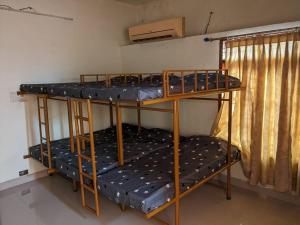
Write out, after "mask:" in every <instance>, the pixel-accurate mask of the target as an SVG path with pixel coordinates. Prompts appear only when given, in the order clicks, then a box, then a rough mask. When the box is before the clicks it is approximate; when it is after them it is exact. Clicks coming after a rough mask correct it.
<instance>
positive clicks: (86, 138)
mask: <svg viewBox="0 0 300 225" xmlns="http://www.w3.org/2000/svg"><path fill="white" fill-rule="evenodd" d="M78 137H79V138H80V139H83V140H85V141H90V139H89V138H88V137H86V136H82V135H79V136H78Z"/></svg>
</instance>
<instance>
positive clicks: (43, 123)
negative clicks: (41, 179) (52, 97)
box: [37, 95, 55, 174]
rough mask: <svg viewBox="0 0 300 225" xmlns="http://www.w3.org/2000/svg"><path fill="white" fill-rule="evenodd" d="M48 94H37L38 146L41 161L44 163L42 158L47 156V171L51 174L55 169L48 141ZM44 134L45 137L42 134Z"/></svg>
mask: <svg viewBox="0 0 300 225" xmlns="http://www.w3.org/2000/svg"><path fill="white" fill-rule="evenodd" d="M47 100H48V96H47V95H38V96H37V105H38V118H39V131H40V148H41V161H42V164H43V165H45V164H44V158H45V157H48V173H49V174H52V173H54V172H55V169H54V168H53V167H52V153H51V143H50V129H49V116H48V102H47ZM43 135H45V137H44V136H43Z"/></svg>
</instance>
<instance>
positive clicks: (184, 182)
mask: <svg viewBox="0 0 300 225" xmlns="http://www.w3.org/2000/svg"><path fill="white" fill-rule="evenodd" d="M226 149H227V143H226V142H225V141H223V140H221V139H217V138H215V137H208V136H195V137H190V138H187V139H186V140H184V141H182V142H181V144H180V153H179V154H180V188H181V192H183V191H186V190H188V189H189V188H191V187H192V186H193V185H195V184H197V183H198V182H200V181H201V180H203V179H205V178H206V177H208V176H210V175H211V174H213V173H215V172H216V171H217V170H219V169H220V168H222V167H223V166H224V165H226V163H227V153H226V152H227V150H226ZM173 157H174V154H173V148H172V147H170V148H164V149H160V150H157V151H155V152H152V153H150V154H148V155H147V156H145V157H143V158H141V159H139V160H134V161H132V162H131V163H128V164H126V165H125V166H123V167H119V168H116V169H113V170H111V171H109V172H108V173H105V174H102V175H98V189H99V190H100V191H101V193H102V194H104V195H105V196H106V197H107V198H109V199H110V200H113V201H115V202H116V203H118V204H122V205H126V206H129V207H131V208H135V209H139V210H141V211H143V212H144V213H149V212H151V211H152V210H154V209H156V208H158V207H159V206H161V205H163V204H164V203H166V202H168V201H171V199H172V198H173V197H174V193H175V189H174V183H173V180H174V179H173V177H174V173H173V170H174V169H173V168H174V160H173ZM232 159H233V160H239V159H240V152H239V150H238V149H237V148H236V147H235V146H232Z"/></svg>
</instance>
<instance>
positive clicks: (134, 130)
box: [29, 124, 173, 180]
mask: <svg viewBox="0 0 300 225" xmlns="http://www.w3.org/2000/svg"><path fill="white" fill-rule="evenodd" d="M94 138H95V154H96V162H97V164H96V169H97V174H102V173H105V172H107V171H109V170H111V169H113V168H115V167H117V166H118V147H117V143H116V129H115V127H113V128H108V129H105V130H100V131H96V132H94ZM172 140H173V139H172V134H171V133H170V132H169V131H166V130H162V129H158V128H152V129H146V128H142V129H141V132H140V133H138V127H137V126H135V125H129V124H123V141H124V144H123V146H124V159H125V162H129V161H131V160H134V159H137V158H140V157H143V156H145V155H147V154H149V153H151V152H153V151H156V150H159V149H163V148H168V147H169V146H170V145H171V143H172ZM51 149H52V159H53V161H52V165H53V167H54V168H56V169H57V170H58V171H59V172H61V173H62V174H64V175H66V176H67V177H69V178H72V179H74V180H79V171H78V154H77V153H76V152H75V153H72V152H71V150H70V143H69V139H61V140H57V141H53V142H51ZM29 151H30V155H31V156H32V157H33V158H35V159H38V160H40V161H41V157H40V146H39V145H36V146H33V147H31V148H30V149H29ZM82 154H85V155H90V146H89V144H88V143H87V144H86V150H85V151H83V152H82ZM44 164H45V165H46V166H48V159H47V158H46V157H45V158H44ZM83 170H84V171H85V172H86V173H89V174H91V171H92V167H91V164H90V163H88V162H86V161H85V160H83Z"/></svg>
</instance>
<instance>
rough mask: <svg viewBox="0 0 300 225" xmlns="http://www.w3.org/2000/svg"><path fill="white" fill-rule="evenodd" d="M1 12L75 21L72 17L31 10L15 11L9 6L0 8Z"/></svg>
mask: <svg viewBox="0 0 300 225" xmlns="http://www.w3.org/2000/svg"><path fill="white" fill-rule="evenodd" d="M0 10H6V11H11V12H18V13H25V14H32V15H38V16H47V17H52V18H56V19H62V20H68V21H73V20H74V19H73V18H70V17H64V16H56V15H52V14H46V13H40V12H35V11H29V10H24V9H14V8H12V7H9V6H4V5H3V6H0Z"/></svg>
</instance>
